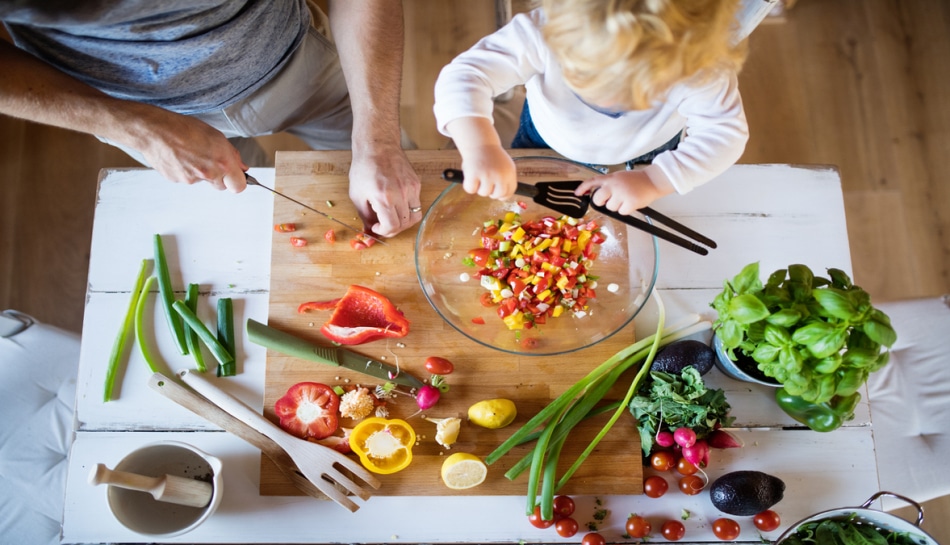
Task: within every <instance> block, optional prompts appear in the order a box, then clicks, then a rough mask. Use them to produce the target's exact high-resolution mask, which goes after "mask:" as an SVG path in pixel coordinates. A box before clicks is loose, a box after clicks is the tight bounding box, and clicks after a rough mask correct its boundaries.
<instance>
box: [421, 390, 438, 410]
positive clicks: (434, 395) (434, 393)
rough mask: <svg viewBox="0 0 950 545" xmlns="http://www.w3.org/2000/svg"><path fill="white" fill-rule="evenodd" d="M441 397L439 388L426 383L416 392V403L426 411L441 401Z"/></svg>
mask: <svg viewBox="0 0 950 545" xmlns="http://www.w3.org/2000/svg"><path fill="white" fill-rule="evenodd" d="M439 397H441V393H440V392H439V389H438V388H436V387H434V386H430V385H428V384H426V385H425V386H423V387H422V388H419V391H418V392H416V405H418V406H419V409H421V410H423V411H424V410H426V409H429V408H431V407H433V406H435V404H436V403H438V402H439Z"/></svg>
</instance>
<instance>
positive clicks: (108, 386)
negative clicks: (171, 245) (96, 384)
mask: <svg viewBox="0 0 950 545" xmlns="http://www.w3.org/2000/svg"><path fill="white" fill-rule="evenodd" d="M147 269H148V260H147V259H143V260H142V266H141V267H140V268H139V274H138V276H136V277H135V287H134V288H132V295H131V296H130V297H129V307H128V309H126V311H125V318H124V319H123V320H122V327H121V328H120V329H119V332H118V333H117V334H116V336H115V342H113V343H112V353H111V354H109V365H108V367H106V381H105V390H104V391H103V393H102V401H103V402H106V401H111V400H112V391H113V389H114V388H115V377H116V374H117V373H118V371H119V366H120V365H121V363H122V356H123V355H124V354H125V347H126V345H127V344H128V341H129V337H130V335H131V334H134V331H133V328H132V326H133V323H134V322H135V307H136V303H137V302H138V300H139V292H141V291H142V285H143V284H145V272H146V270H147Z"/></svg>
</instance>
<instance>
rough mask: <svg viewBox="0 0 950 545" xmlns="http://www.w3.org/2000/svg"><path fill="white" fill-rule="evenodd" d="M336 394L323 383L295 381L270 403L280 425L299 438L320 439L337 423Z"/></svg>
mask: <svg viewBox="0 0 950 545" xmlns="http://www.w3.org/2000/svg"><path fill="white" fill-rule="evenodd" d="M339 410H340V396H338V395H337V394H336V392H334V391H333V388H330V387H329V386H327V385H326V384H320V383H318V382H298V383H297V384H294V385H293V386H291V387H290V388H289V389H288V390H287V393H286V394H284V396H283V397H281V398H280V399H278V400H277V402H276V403H274V411H275V412H276V413H277V417H278V418H280V427H281V428H283V429H284V431H286V432H287V433H290V434H291V435H294V436H296V437H299V438H301V439H323V438H325V437H329V436H331V435H333V434H334V432H336V430H337V428H338V427H339V416H338V414H339Z"/></svg>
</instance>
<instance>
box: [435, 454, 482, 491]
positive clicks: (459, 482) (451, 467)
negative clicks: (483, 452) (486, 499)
mask: <svg viewBox="0 0 950 545" xmlns="http://www.w3.org/2000/svg"><path fill="white" fill-rule="evenodd" d="M487 475H488V466H486V465H485V462H483V461H481V459H480V458H479V457H478V456H475V455H474V454H469V453H467V452H456V453H455V454H453V455H451V456H449V457H448V458H446V459H445V461H444V462H442V482H444V483H445V486H447V487H449V488H451V489H452V490H465V489H466V488H472V487H474V486H478V485H480V484H482V482H483V481H484V480H485V477H486V476H487Z"/></svg>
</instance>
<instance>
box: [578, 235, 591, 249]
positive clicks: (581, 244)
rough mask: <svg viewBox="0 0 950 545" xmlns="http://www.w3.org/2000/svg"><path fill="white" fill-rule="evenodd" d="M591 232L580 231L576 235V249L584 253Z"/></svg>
mask: <svg viewBox="0 0 950 545" xmlns="http://www.w3.org/2000/svg"><path fill="white" fill-rule="evenodd" d="M590 237H591V232H590V231H581V232H580V234H578V235H577V247H578V248H580V249H581V251H584V249H586V248H587V243H588V242H590Z"/></svg>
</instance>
